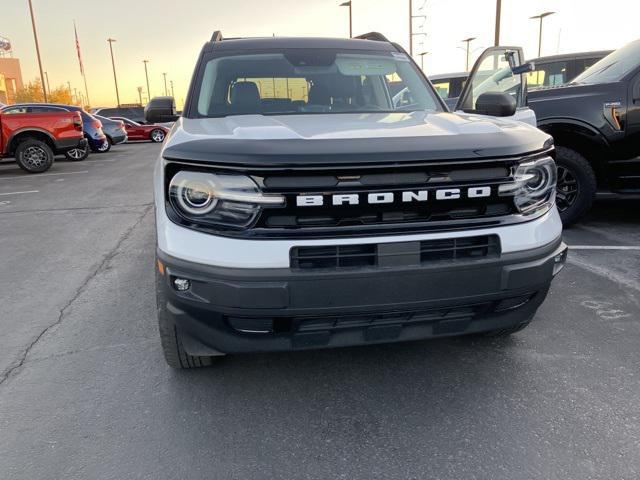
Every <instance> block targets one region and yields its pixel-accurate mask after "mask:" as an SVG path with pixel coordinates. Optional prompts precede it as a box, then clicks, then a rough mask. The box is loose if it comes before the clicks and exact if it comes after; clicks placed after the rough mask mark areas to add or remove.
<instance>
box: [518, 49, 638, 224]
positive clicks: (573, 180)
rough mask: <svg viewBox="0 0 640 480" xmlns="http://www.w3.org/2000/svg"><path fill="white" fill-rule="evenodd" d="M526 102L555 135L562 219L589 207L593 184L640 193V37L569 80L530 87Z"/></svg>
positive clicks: (568, 220)
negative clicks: (545, 85)
mask: <svg viewBox="0 0 640 480" xmlns="http://www.w3.org/2000/svg"><path fill="white" fill-rule="evenodd" d="M528 102H529V107H530V108H532V109H533V110H534V111H535V113H536V117H537V121H538V128H540V129H542V130H544V131H545V132H547V133H549V134H550V135H552V136H553V138H554V140H555V144H556V162H557V164H558V189H557V199H556V202H557V206H558V210H559V211H560V216H561V217H562V220H563V222H564V224H565V225H567V224H570V223H572V222H575V221H576V220H578V219H579V218H580V216H582V215H583V214H584V213H585V212H586V211H587V210H588V209H589V207H590V206H591V203H592V202H593V199H594V198H595V194H596V191H597V190H601V191H610V192H615V193H625V194H628V193H640V40H636V41H634V42H632V43H630V44H628V45H626V46H624V47H623V48H620V49H619V50H616V51H615V52H613V53H611V54H609V55H607V56H606V57H605V58H603V59H602V60H600V61H599V62H597V63H595V64H594V65H592V66H591V67H589V68H588V69H587V70H585V71H584V72H583V73H582V74H581V75H579V76H577V77H576V78H575V79H574V80H573V81H572V82H571V83H569V84H566V85H562V86H558V87H549V88H542V89H539V90H533V91H530V92H529V96H528Z"/></svg>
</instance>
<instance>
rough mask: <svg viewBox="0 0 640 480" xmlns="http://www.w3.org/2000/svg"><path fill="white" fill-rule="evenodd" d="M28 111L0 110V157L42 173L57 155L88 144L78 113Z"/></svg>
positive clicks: (31, 171) (33, 171)
mask: <svg viewBox="0 0 640 480" xmlns="http://www.w3.org/2000/svg"><path fill="white" fill-rule="evenodd" d="M25 110H26V109H25ZM28 110H30V111H29V112H27V111H20V110H15V109H8V111H7V110H3V111H0V158H5V157H15V159H16V162H17V163H18V166H19V167H20V168H22V169H23V170H25V171H27V172H30V173H41V172H45V171H47V170H48V169H49V168H51V165H53V161H54V155H56V154H64V153H66V152H68V151H69V150H71V149H74V148H86V147H87V140H86V139H85V138H84V135H83V132H82V118H81V117H80V114H79V113H78V112H69V111H66V110H57V111H51V110H50V111H44V110H42V111H38V110H37V109H33V108H28Z"/></svg>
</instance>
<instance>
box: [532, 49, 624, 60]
mask: <svg viewBox="0 0 640 480" xmlns="http://www.w3.org/2000/svg"><path fill="white" fill-rule="evenodd" d="M611 52H613V50H597V51H593V52H577V53H561V54H559V55H549V56H547V57H538V58H532V59H531V60H529V61H530V62H548V61H553V60H566V59H569V58H604V57H606V56H607V55H609V54H610V53H611Z"/></svg>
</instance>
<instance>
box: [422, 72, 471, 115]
mask: <svg viewBox="0 0 640 480" xmlns="http://www.w3.org/2000/svg"><path fill="white" fill-rule="evenodd" d="M467 78H469V72H458V73H442V74H440V75H429V81H430V82H431V84H432V85H433V87H434V88H435V89H436V92H438V95H440V97H441V98H442V99H443V100H444V102H445V103H446V104H447V106H448V107H449V108H453V107H455V105H456V102H457V101H458V97H459V96H460V93H462V89H463V87H464V84H465V82H466V81H467Z"/></svg>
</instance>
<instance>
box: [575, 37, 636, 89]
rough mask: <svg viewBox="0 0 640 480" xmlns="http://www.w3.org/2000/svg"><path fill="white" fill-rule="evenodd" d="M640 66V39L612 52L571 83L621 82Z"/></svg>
mask: <svg viewBox="0 0 640 480" xmlns="http://www.w3.org/2000/svg"><path fill="white" fill-rule="evenodd" d="M638 66H640V40H636V41H635V42H631V43H630V44H628V45H626V46H624V47H622V48H620V49H618V50H616V51H615V52H613V53H610V54H609V55H607V56H606V57H604V58H603V59H602V60H600V61H599V62H597V63H594V64H593V65H591V66H590V67H589V68H587V69H586V70H585V71H584V72H582V73H581V74H580V75H578V76H577V77H576V78H575V79H574V80H573V81H572V82H571V83H589V84H594V83H608V82H619V81H620V80H622V78H623V77H624V76H625V75H626V74H627V73H629V72H631V71H632V70H635V69H636V68H637V67H638Z"/></svg>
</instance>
